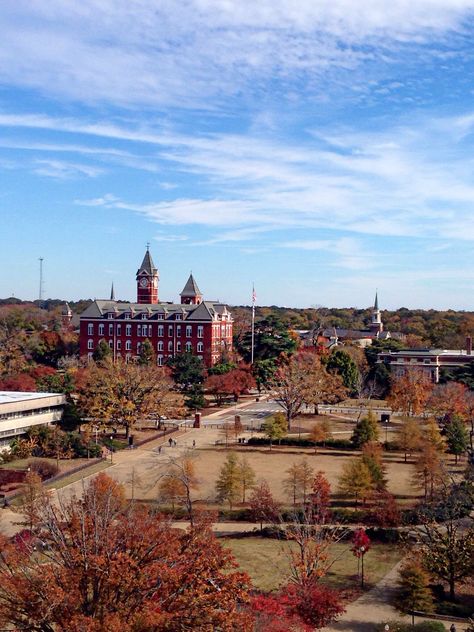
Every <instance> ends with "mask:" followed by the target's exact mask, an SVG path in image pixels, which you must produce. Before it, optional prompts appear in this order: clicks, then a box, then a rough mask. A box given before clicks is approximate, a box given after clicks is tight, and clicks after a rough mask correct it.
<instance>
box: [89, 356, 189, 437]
mask: <svg viewBox="0 0 474 632" xmlns="http://www.w3.org/2000/svg"><path fill="white" fill-rule="evenodd" d="M79 406H80V409H81V410H82V411H83V414H84V416H86V417H89V418H92V419H100V420H101V421H102V422H105V423H109V424H114V425H115V424H117V425H120V426H123V427H124V428H125V433H126V436H127V437H128V435H129V432H130V430H131V428H133V427H134V425H135V424H136V422H137V421H138V420H141V419H145V418H147V417H149V416H150V415H152V414H153V415H158V416H160V417H164V416H166V417H171V418H172V417H180V416H182V415H183V413H184V407H183V399H182V397H181V396H180V395H179V394H178V393H176V392H175V391H174V390H173V384H172V382H171V380H170V379H169V377H168V376H167V374H166V371H165V369H163V368H161V367H157V366H140V365H137V364H133V363H125V362H123V361H117V362H115V363H114V362H112V361H111V360H106V361H104V362H102V363H101V365H97V364H95V363H92V364H91V365H90V366H89V367H88V368H87V369H86V372H85V375H84V377H83V381H82V383H81V386H80V389H79Z"/></svg>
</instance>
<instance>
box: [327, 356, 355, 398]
mask: <svg viewBox="0 0 474 632" xmlns="http://www.w3.org/2000/svg"><path fill="white" fill-rule="evenodd" d="M326 367H327V370H328V371H329V372H331V373H337V374H338V375H340V377H341V379H342V382H343V384H344V386H345V387H346V388H347V389H348V391H349V392H350V393H353V392H355V391H356V390H357V384H358V381H359V369H358V368H357V364H356V363H355V362H354V360H353V359H352V358H351V356H350V355H349V354H348V353H346V352H345V351H343V350H342V349H338V348H336V349H335V350H334V351H333V352H332V353H331V355H330V356H329V358H328V361H327V363H326Z"/></svg>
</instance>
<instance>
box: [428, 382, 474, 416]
mask: <svg viewBox="0 0 474 632" xmlns="http://www.w3.org/2000/svg"><path fill="white" fill-rule="evenodd" d="M467 392H468V389H467V388H466V386H464V384H460V383H459V382H448V383H446V384H435V386H434V387H433V390H432V391H431V394H430V398H429V400H428V402H427V407H428V408H429V410H430V411H431V412H432V413H433V414H434V416H435V417H436V418H437V419H440V420H441V419H443V418H445V417H450V416H451V415H459V416H461V417H463V418H466V417H467V415H468V411H467V399H466V396H467Z"/></svg>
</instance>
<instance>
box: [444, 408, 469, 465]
mask: <svg viewBox="0 0 474 632" xmlns="http://www.w3.org/2000/svg"><path fill="white" fill-rule="evenodd" d="M445 433H446V441H447V443H448V449H449V451H450V452H451V454H454V456H455V459H456V463H457V462H458V457H459V456H460V455H462V454H465V452H466V451H467V449H468V447H469V433H468V431H467V429H466V426H465V424H464V422H463V421H462V419H461V418H460V417H459V416H458V415H453V416H452V417H451V419H450V421H449V423H448V424H446V427H445Z"/></svg>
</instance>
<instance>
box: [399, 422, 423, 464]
mask: <svg viewBox="0 0 474 632" xmlns="http://www.w3.org/2000/svg"><path fill="white" fill-rule="evenodd" d="M398 440H399V441H400V446H401V448H402V450H403V452H404V453H405V463H406V462H407V454H409V455H410V456H411V455H412V454H413V452H414V451H415V450H418V448H419V447H420V445H421V441H422V433H421V428H420V424H419V422H418V421H417V420H416V419H414V418H413V417H404V418H403V420H402V425H401V427H400V429H399V431H398Z"/></svg>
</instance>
